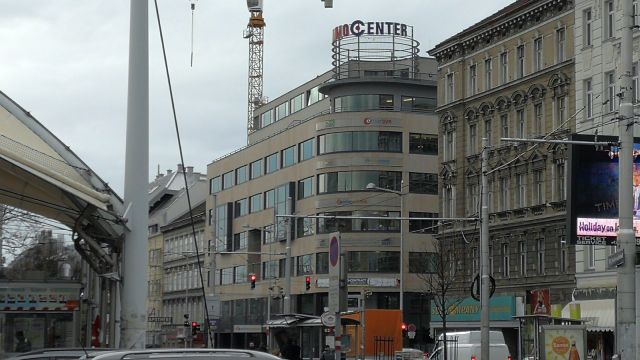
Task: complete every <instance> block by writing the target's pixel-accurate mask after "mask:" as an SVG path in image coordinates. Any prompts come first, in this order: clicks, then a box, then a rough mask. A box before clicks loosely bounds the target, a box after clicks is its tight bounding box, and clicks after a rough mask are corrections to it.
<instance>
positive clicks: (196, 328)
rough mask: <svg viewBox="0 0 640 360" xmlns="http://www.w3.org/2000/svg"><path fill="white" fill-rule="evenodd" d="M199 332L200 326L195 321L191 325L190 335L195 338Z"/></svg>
mask: <svg viewBox="0 0 640 360" xmlns="http://www.w3.org/2000/svg"><path fill="white" fill-rule="evenodd" d="M199 332H200V324H199V323H198V322H196V321H193V322H192V323H191V335H193V336H196V335H198V333H199Z"/></svg>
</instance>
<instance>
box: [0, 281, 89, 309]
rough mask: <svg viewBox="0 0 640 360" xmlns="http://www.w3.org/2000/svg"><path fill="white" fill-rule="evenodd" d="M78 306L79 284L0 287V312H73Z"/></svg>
mask: <svg viewBox="0 0 640 360" xmlns="http://www.w3.org/2000/svg"><path fill="white" fill-rule="evenodd" d="M79 305H80V284H59V285H58V284H40V283H26V282H25V283H11V284H4V285H0V310H7V311H73V310H75V309H77V308H78V306H79Z"/></svg>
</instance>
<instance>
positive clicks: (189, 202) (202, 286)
mask: <svg viewBox="0 0 640 360" xmlns="http://www.w3.org/2000/svg"><path fill="white" fill-rule="evenodd" d="M154 3H155V8H156V18H157V20H158V32H159V33H160V43H161V45H162V56H163V58H164V68H165V71H166V75H167V84H168V86H169V97H170V100H171V111H172V113H173V122H174V125H175V129H176V138H177V140H178V151H179V153H180V163H181V164H182V169H186V168H185V166H184V155H183V152H182V141H181V139H180V127H179V126H178V116H177V114H176V104H175V100H174V97H173V87H172V85H171V75H170V73H169V63H168V61H167V50H166V48H165V44H164V35H163V33H162V24H161V22H160V10H159V8H158V0H154ZM193 8H195V5H193ZM182 177H183V178H184V187H185V191H186V194H187V204H188V206H189V219H190V222H191V232H192V235H193V242H194V246H195V249H196V263H197V264H198V274H199V275H200V284H201V286H200V289H202V300H203V303H204V312H205V320H206V322H207V323H206V325H205V326H206V328H207V333H208V334H207V335H208V338H209V344H210V345H211V344H213V335H212V332H211V327H210V326H209V306H207V305H208V304H207V296H206V293H205V289H204V284H205V283H204V277H203V276H202V266H201V264H200V249H199V248H198V238H197V236H196V227H195V223H194V220H193V208H192V206H191V192H190V191H189V184H188V182H187V172H186V171H183V172H182ZM187 301H188V299H185V308H186V307H187ZM185 341H186V340H185Z"/></svg>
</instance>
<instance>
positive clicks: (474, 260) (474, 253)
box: [471, 247, 480, 275]
mask: <svg viewBox="0 0 640 360" xmlns="http://www.w3.org/2000/svg"><path fill="white" fill-rule="evenodd" d="M471 264H472V265H471V266H472V271H473V274H474V275H475V274H478V273H479V272H480V256H479V255H478V248H477V247H474V248H472V249H471Z"/></svg>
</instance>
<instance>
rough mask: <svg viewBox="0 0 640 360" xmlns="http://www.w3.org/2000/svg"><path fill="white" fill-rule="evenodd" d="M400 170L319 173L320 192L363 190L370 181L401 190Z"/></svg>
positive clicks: (377, 184) (386, 187)
mask: <svg viewBox="0 0 640 360" xmlns="http://www.w3.org/2000/svg"><path fill="white" fill-rule="evenodd" d="M401 180H402V173H401V172H399V171H340V172H330V173H325V174H320V175H318V194H325V193H336V192H347V191H363V190H365V189H366V188H367V185H368V184H369V183H373V184H375V185H376V186H378V187H381V188H385V189H390V190H396V191H400V190H401V189H400V182H401Z"/></svg>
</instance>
